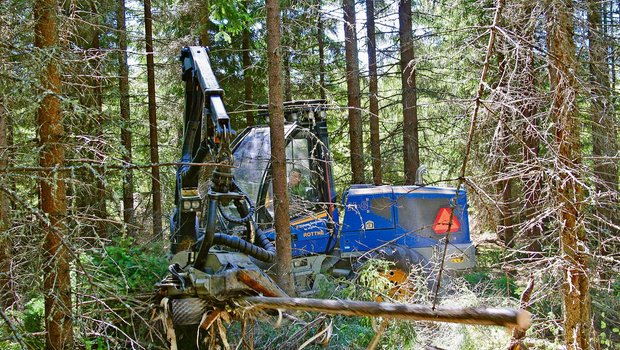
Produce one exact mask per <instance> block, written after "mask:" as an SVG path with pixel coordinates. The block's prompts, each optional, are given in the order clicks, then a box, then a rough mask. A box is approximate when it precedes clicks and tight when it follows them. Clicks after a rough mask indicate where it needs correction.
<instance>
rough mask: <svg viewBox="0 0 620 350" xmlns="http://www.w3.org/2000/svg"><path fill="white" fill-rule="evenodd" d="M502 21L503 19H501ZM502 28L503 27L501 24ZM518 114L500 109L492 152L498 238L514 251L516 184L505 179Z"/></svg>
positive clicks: (502, 82)
mask: <svg viewBox="0 0 620 350" xmlns="http://www.w3.org/2000/svg"><path fill="white" fill-rule="evenodd" d="M500 21H502V19H500ZM500 25H502V24H501V23H500ZM496 41H499V42H498V43H497V45H496V46H499V49H497V61H498V72H497V77H498V82H497V87H496V89H497V90H499V93H500V94H505V93H506V92H507V91H506V79H505V74H506V64H507V63H506V55H505V54H504V53H505V50H506V45H505V42H504V40H503V38H501V37H500V38H498V39H496ZM513 116H514V114H513V113H512V111H511V109H509V108H506V107H505V106H504V105H503V104H502V105H501V106H500V107H499V113H498V117H499V118H498V122H497V128H496V130H495V135H494V140H493V143H494V144H495V145H494V147H493V149H492V152H491V154H492V156H491V157H492V158H493V161H494V166H493V168H494V173H495V176H496V178H495V180H494V183H495V194H496V196H497V206H498V209H499V210H498V225H497V236H498V237H499V238H500V239H501V240H502V241H503V242H504V245H505V246H506V247H509V248H512V247H513V243H514V242H513V241H514V227H513V225H514V223H513V211H512V205H513V201H514V199H513V196H512V185H513V182H514V180H513V179H512V178H508V179H504V178H503V177H504V175H505V174H506V173H507V170H506V168H507V167H508V165H509V163H510V161H511V159H512V155H513V154H512V153H513V152H512V148H511V147H510V145H511V144H512V143H513V142H514V140H513V139H512V137H511V135H510V132H509V129H508V128H509V125H510V124H511V121H512V120H513Z"/></svg>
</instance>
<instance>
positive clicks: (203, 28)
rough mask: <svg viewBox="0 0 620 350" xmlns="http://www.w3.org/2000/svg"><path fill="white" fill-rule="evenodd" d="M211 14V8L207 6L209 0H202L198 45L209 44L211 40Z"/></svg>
mask: <svg viewBox="0 0 620 350" xmlns="http://www.w3.org/2000/svg"><path fill="white" fill-rule="evenodd" d="M210 15H211V9H210V8H209V0H202V1H201V2H200V19H199V21H198V22H199V24H200V29H199V31H200V45H202V46H209V45H211V40H210V37H209V27H210V26H209V23H210V22H209V16H210Z"/></svg>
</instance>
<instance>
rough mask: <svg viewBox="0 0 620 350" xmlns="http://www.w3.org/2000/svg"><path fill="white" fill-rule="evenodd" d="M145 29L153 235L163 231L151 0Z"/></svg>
mask: <svg viewBox="0 0 620 350" xmlns="http://www.w3.org/2000/svg"><path fill="white" fill-rule="evenodd" d="M144 29H145V39H146V72H147V79H148V91H149V138H150V149H151V163H152V165H153V166H152V167H151V183H152V185H151V191H152V195H153V235H154V236H156V237H157V236H159V235H161V233H162V226H161V183H160V182H159V166H158V165H157V164H159V150H158V144H157V143H158V136H157V106H156V104H155V103H156V102H155V62H154V58H153V18H152V16H151V0H144Z"/></svg>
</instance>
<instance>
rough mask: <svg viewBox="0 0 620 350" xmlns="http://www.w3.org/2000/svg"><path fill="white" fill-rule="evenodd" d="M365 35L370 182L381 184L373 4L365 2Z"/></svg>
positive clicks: (369, 0)
mask: <svg viewBox="0 0 620 350" xmlns="http://www.w3.org/2000/svg"><path fill="white" fill-rule="evenodd" d="M366 33H367V34H366V35H367V37H368V95H369V96H368V98H369V104H370V106H369V109H370V154H371V156H372V181H373V183H374V184H377V185H378V184H381V183H383V175H382V170H381V145H380V137H379V81H378V78H377V43H376V40H375V2H374V0H366Z"/></svg>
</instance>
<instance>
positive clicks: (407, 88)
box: [398, 0, 420, 185]
mask: <svg viewBox="0 0 620 350" xmlns="http://www.w3.org/2000/svg"><path fill="white" fill-rule="evenodd" d="M398 24H399V27H398V33H399V37H400V71H401V79H402V89H403V92H402V94H403V100H402V103H403V156H404V158H405V184H407V185H412V184H414V183H415V175H416V171H417V170H418V167H419V166H420V149H419V147H420V145H419V141H418V107H417V104H418V101H417V100H418V98H417V92H416V70H415V52H414V50H413V29H412V23H411V0H400V1H399V3H398Z"/></svg>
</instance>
